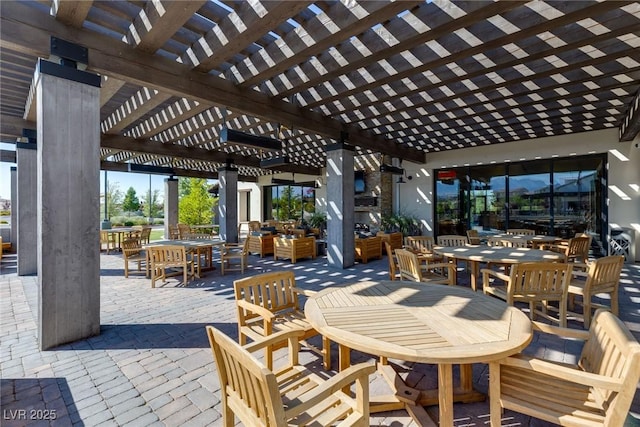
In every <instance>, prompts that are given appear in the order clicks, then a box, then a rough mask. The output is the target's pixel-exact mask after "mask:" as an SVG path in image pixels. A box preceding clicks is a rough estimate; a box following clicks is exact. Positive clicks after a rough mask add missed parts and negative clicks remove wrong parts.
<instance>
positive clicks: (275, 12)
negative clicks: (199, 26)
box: [182, 1, 312, 72]
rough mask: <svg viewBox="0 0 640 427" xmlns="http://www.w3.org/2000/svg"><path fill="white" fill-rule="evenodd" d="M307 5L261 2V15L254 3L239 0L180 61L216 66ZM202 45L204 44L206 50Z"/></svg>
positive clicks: (200, 68)
mask: <svg viewBox="0 0 640 427" xmlns="http://www.w3.org/2000/svg"><path fill="white" fill-rule="evenodd" d="M310 4H312V2H309V1H295V2H286V1H285V2H262V3H261V4H260V7H262V8H264V10H265V11H266V14H265V15H264V16H261V15H260V14H259V13H258V12H257V11H256V10H255V3H253V2H242V3H241V4H240V6H239V7H238V10H237V11H236V12H232V13H230V14H229V15H227V16H225V17H224V18H223V19H222V21H221V22H220V25H219V26H218V27H219V28H214V29H212V30H211V31H209V32H208V33H207V34H205V36H204V37H203V38H202V39H201V40H199V41H198V42H196V43H194V44H193V45H192V46H191V48H190V49H189V51H188V53H187V54H185V55H183V57H182V59H183V62H185V63H187V64H192V65H193V64H194V62H195V63H196V66H195V69H196V70H198V71H204V72H208V71H209V70H211V69H213V68H217V67H218V66H219V65H220V64H222V63H224V62H225V61H227V60H228V59H229V58H231V57H233V55H235V54H236V53H237V52H240V51H241V50H243V49H245V48H246V47H247V46H249V45H251V43H254V42H255V41H257V40H258V39H259V38H260V37H262V36H263V35H264V34H266V33H268V32H269V31H271V30H273V29H274V28H277V27H278V26H279V25H280V24H281V23H282V22H284V21H286V20H287V19H289V18H291V17H292V16H295V15H297V14H298V13H299V12H300V11H302V10H304V9H306V8H307V7H309V5H310ZM239 23H242V25H239ZM221 37H222V38H221ZM203 45H206V51H205V50H204V47H203Z"/></svg>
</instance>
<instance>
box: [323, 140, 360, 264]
mask: <svg viewBox="0 0 640 427" xmlns="http://www.w3.org/2000/svg"><path fill="white" fill-rule="evenodd" d="M353 154H354V149H353V147H349V146H347V145H344V144H342V143H339V144H335V145H333V146H329V147H328V148H327V263H328V264H329V266H332V267H338V268H347V267H351V266H352V265H353V264H354V262H355V242H354V234H353V231H354V217H355V201H354V196H355V192H354V188H353V177H354V172H353Z"/></svg>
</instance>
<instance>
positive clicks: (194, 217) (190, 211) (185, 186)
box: [179, 178, 217, 225]
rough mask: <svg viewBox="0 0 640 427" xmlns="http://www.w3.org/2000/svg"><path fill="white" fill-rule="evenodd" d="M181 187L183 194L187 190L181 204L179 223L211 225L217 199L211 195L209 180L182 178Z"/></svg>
mask: <svg viewBox="0 0 640 427" xmlns="http://www.w3.org/2000/svg"><path fill="white" fill-rule="evenodd" d="M183 180H184V181H185V182H184V183H182V181H183ZM179 187H180V190H181V192H182V190H185V191H184V193H183V194H185V195H183V196H182V197H181V198H180V202H179V212H180V214H179V221H180V222H181V223H183V224H190V225H198V224H211V222H212V219H213V208H214V207H215V206H216V204H217V199H214V198H213V197H212V196H211V194H209V191H208V189H209V185H208V184H207V180H206V179H203V178H180V183H179Z"/></svg>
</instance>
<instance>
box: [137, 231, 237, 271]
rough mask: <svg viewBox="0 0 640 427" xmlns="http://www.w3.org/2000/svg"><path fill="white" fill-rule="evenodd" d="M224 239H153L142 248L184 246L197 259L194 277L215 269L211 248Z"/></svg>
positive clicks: (223, 242) (218, 244) (220, 244)
mask: <svg viewBox="0 0 640 427" xmlns="http://www.w3.org/2000/svg"><path fill="white" fill-rule="evenodd" d="M224 244H225V241H224V240H222V239H219V238H210V239H194V240H188V239H182V240H154V241H153V242H150V243H147V244H145V245H142V248H143V249H147V248H149V247H152V246H162V245H179V246H184V248H185V250H186V252H187V253H192V254H193V255H194V258H195V259H197V260H198V262H197V263H195V271H196V277H198V278H200V277H202V272H203V271H207V270H215V267H214V266H213V248H214V247H215V246H218V247H220V246H222V245H224ZM146 253H147V265H150V261H149V251H146ZM200 259H203V260H204V264H201V263H200ZM147 276H149V270H148V269H147Z"/></svg>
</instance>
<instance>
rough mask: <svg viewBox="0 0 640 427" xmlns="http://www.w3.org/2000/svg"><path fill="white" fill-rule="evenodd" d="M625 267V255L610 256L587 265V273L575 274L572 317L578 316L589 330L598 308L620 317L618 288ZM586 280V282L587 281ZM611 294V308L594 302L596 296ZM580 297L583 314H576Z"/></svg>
mask: <svg viewBox="0 0 640 427" xmlns="http://www.w3.org/2000/svg"><path fill="white" fill-rule="evenodd" d="M623 265H624V256H623V255H610V256H606V257H603V258H598V259H596V260H594V261H592V262H591V263H589V264H587V265H585V267H586V268H587V272H586V273H585V272H582V271H575V270H574V272H573V276H574V278H573V280H571V282H570V283H569V301H568V304H569V310H571V311H569V312H568V313H569V314H570V315H572V316H576V317H578V318H580V319H582V320H583V321H584V327H585V328H588V327H589V325H590V323H591V311H592V310H593V309H596V308H606V309H610V310H611V311H612V312H613V314H615V315H616V316H617V315H618V287H619V285H620V274H621V273H622V266H623ZM585 279H586V280H585ZM601 294H609V296H610V300H611V304H610V306H607V305H604V304H600V303H597V302H595V301H593V298H594V297H595V296H596V295H601ZM576 296H580V297H582V298H581V301H580V302H579V304H580V305H582V314H579V313H576V312H574V311H573V310H574V306H575V303H576V302H575V297H576Z"/></svg>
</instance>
